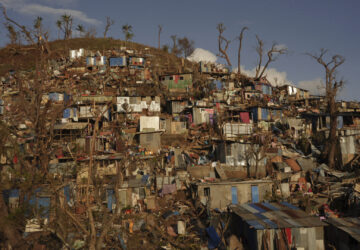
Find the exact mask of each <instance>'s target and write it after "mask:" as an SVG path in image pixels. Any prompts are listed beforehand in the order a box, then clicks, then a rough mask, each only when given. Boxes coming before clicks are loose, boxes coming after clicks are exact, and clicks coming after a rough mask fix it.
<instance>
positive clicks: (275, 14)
mask: <svg viewBox="0 0 360 250" xmlns="http://www.w3.org/2000/svg"><path fill="white" fill-rule="evenodd" d="M0 3H3V4H4V5H5V6H6V7H7V9H8V15H9V16H11V17H13V18H15V19H16V20H18V21H19V22H20V23H24V24H28V25H32V23H33V20H34V18H35V17H37V16H42V17H43V19H44V24H45V27H46V28H47V29H49V30H51V35H52V38H57V29H56V26H55V22H56V20H57V19H58V18H59V16H61V15H62V14H63V13H68V14H71V15H72V16H73V17H74V23H75V24H76V25H77V24H83V25H84V26H85V27H90V26H93V27H95V28H96V29H97V31H98V35H101V34H102V33H103V29H104V24H105V20H106V16H110V17H111V18H112V19H114V20H115V25H114V26H113V27H112V28H111V31H110V32H109V36H112V37H114V38H121V39H122V38H123V34H122V33H121V26H122V25H123V24H126V23H128V24H131V25H132V26H133V30H134V33H135V37H134V41H136V42H139V43H143V44H147V45H151V46H157V26H158V25H159V24H161V25H163V33H162V41H161V42H162V44H165V43H169V44H170V36H171V35H177V36H180V37H182V36H187V37H188V38H190V39H192V40H194V41H195V47H196V48H203V49H206V50H209V51H211V52H213V53H214V54H216V53H217V30H216V25H217V24H218V23H219V22H223V23H224V24H225V26H226V27H227V29H226V31H225V36H226V37H227V38H229V39H231V40H232V42H231V44H230V48H229V54H230V57H231V60H232V64H233V65H234V67H236V65H237V47H238V41H237V40H236V37H237V36H238V35H239V32H240V30H241V28H242V27H243V26H248V27H249V29H250V30H249V31H247V32H246V33H245V37H244V41H243V52H242V66H243V67H244V69H246V70H248V71H251V70H252V69H253V68H254V67H255V65H256V62H257V55H256V52H255V46H256V39H255V34H257V35H259V37H260V38H262V39H263V40H264V41H265V47H266V48H268V47H269V46H271V44H272V42H274V41H276V42H277V43H279V44H282V45H285V46H287V47H288V48H289V51H290V53H289V54H288V55H286V56H282V57H280V58H279V60H278V61H276V62H275V63H273V64H272V65H270V67H271V68H273V69H272V70H270V71H269V72H268V75H273V76H276V77H277V78H278V80H279V81H286V82H291V83H293V84H298V85H300V86H302V87H305V88H309V89H312V90H313V91H316V90H317V86H318V85H319V84H320V83H321V81H323V80H322V79H323V78H324V69H323V68H322V67H321V66H320V65H319V64H317V63H316V62H315V61H314V60H313V59H311V58H310V57H308V56H306V55H305V53H306V52H318V51H319V50H320V48H326V49H329V56H331V55H332V54H340V55H343V56H344V57H345V58H346V62H345V63H344V64H343V65H342V66H341V67H340V68H339V72H338V75H339V77H341V78H343V79H344V80H346V87H345V88H344V90H343V91H342V93H341V98H342V99H346V100H354V99H356V100H358V99H360V95H359V93H360V85H359V84H358V82H357V77H358V70H359V66H360V63H359V60H360V49H359V46H360V33H359V31H360V15H359V11H360V1H359V0H231V1H230V0H192V1H188V0H182V1H175V0H132V1H122V0H103V1H94V0H57V1H55V0H0ZM0 32H1V33H0V44H1V45H2V46H3V45H5V44H6V43H7V38H6V31H5V30H4V29H3V27H1V29H0ZM218 61H219V62H223V61H222V60H220V59H219V60H218Z"/></svg>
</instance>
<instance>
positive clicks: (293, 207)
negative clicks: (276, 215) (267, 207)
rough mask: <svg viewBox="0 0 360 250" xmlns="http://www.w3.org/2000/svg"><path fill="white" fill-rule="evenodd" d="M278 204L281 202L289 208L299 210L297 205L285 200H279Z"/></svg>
mask: <svg viewBox="0 0 360 250" xmlns="http://www.w3.org/2000/svg"><path fill="white" fill-rule="evenodd" d="M280 204H282V205H284V206H286V207H288V208H291V209H295V210H299V208H298V207H297V206H294V205H291V204H290V203H288V202H285V201H282V202H280Z"/></svg>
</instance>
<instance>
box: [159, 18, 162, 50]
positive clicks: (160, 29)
mask: <svg viewBox="0 0 360 250" xmlns="http://www.w3.org/2000/svg"><path fill="white" fill-rule="evenodd" d="M162 29H163V27H162V25H160V24H159V25H158V49H160V47H161V45H160V35H161V32H162Z"/></svg>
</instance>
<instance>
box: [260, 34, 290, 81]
mask: <svg viewBox="0 0 360 250" xmlns="http://www.w3.org/2000/svg"><path fill="white" fill-rule="evenodd" d="M256 40H257V42H258V45H257V47H256V52H257V53H258V55H259V63H258V65H257V67H256V73H255V78H256V79H260V78H261V77H262V76H263V75H264V73H265V70H266V69H267V68H268V67H269V64H270V63H271V62H274V61H276V60H277V59H278V58H279V55H283V54H286V53H287V52H288V49H287V48H286V47H283V46H281V45H279V44H277V43H275V42H274V43H273V44H272V46H271V48H270V49H269V50H268V52H267V57H268V60H267V61H266V63H265V65H264V66H263V67H262V60H263V55H264V41H262V40H261V39H260V38H259V36H258V35H256Z"/></svg>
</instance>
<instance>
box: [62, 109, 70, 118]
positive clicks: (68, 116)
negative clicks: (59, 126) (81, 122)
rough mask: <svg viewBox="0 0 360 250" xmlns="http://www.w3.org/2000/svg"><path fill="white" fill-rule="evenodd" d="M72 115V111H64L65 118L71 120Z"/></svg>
mask: <svg viewBox="0 0 360 250" xmlns="http://www.w3.org/2000/svg"><path fill="white" fill-rule="evenodd" d="M70 115H71V109H69V108H68V109H64V112H63V118H70Z"/></svg>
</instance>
